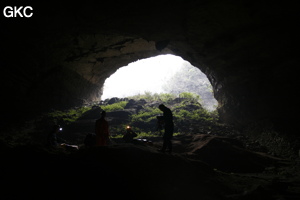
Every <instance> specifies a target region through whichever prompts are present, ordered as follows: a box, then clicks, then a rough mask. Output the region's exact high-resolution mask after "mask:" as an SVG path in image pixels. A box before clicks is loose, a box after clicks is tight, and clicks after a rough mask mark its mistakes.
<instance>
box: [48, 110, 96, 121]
mask: <svg viewBox="0 0 300 200" xmlns="http://www.w3.org/2000/svg"><path fill="white" fill-rule="evenodd" d="M90 109H91V106H88V107H86V106H84V107H80V108H77V109H70V110H66V111H60V110H55V111H53V112H50V113H48V114H47V117H49V118H50V119H52V121H53V123H55V124H57V123H59V122H64V123H65V124H70V123H72V122H74V121H76V120H77V119H78V118H79V117H81V116H82V114H83V113H85V112H86V111H88V110H90Z"/></svg>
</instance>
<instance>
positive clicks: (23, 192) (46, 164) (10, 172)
mask: <svg viewBox="0 0 300 200" xmlns="http://www.w3.org/2000/svg"><path fill="white" fill-rule="evenodd" d="M149 140H151V142H148V143H145V142H137V143H136V144H127V143H123V142H122V141H120V140H114V141H113V142H112V144H111V145H109V146H104V147H94V148H81V149H80V150H78V151H72V152H68V151H66V150H63V149H58V150H47V149H45V148H42V147H38V146H18V147H15V148H9V147H1V154H0V155H1V168H0V169H1V182H2V183H3V184H2V186H1V191H2V192H1V193H2V194H1V197H3V199H21V198H22V199H23V198H31V199H36V198H39V199H72V198H76V199H78V198H85V199H88V198H97V197H99V199H100V198H110V199H112V198H118V197H121V198H130V199H172V200H173V199H174V200H176V199H230V200H231V199H245V200H247V199H256V200H257V199H264V200H265V199H278V200H279V199H280V200H290V199H291V200H294V199H300V167H299V165H300V162H299V159H298V160H285V159H282V158H275V157H272V156H270V155H266V154H263V153H259V152H251V151H249V150H247V149H244V148H243V146H242V144H241V143H240V142H239V141H237V140H234V139H231V138H226V137H220V136H211V135H207V134H198V135H193V136H176V137H174V139H173V146H174V150H173V153H171V154H170V153H160V152H158V151H157V149H158V148H160V147H161V145H162V141H161V138H148V141H149Z"/></svg>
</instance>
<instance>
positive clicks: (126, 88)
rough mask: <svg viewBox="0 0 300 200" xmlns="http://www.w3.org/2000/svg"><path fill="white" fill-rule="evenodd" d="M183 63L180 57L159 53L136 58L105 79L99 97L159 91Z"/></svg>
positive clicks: (125, 95) (126, 95) (105, 97)
mask: <svg viewBox="0 0 300 200" xmlns="http://www.w3.org/2000/svg"><path fill="white" fill-rule="evenodd" d="M184 63H188V62H187V61H185V60H183V59H182V58H181V57H178V56H173V55H161V56H156V57H152V58H147V59H142V60H138V61H136V62H133V63H130V64H129V65H128V66H125V67H122V68H120V69H118V70H117V71H116V72H115V73H114V74H113V75H111V76H110V77H109V78H107V79H106V81H105V83H104V90H103V95H102V97H101V99H103V100H104V99H107V98H112V97H119V98H122V97H128V96H133V95H136V94H144V92H145V91H147V92H152V93H161V92H163V91H162V88H161V86H162V85H163V83H164V82H165V81H166V80H167V78H168V77H170V76H171V75H173V74H174V73H175V72H176V71H178V70H179V69H180V68H181V67H182V66H183V64H184Z"/></svg>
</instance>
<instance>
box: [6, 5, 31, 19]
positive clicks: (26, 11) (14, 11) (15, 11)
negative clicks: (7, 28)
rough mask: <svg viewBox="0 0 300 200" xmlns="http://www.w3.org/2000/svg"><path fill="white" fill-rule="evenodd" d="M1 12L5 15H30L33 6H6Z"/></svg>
mask: <svg viewBox="0 0 300 200" xmlns="http://www.w3.org/2000/svg"><path fill="white" fill-rule="evenodd" d="M3 14H4V16H5V17H7V18H10V17H27V18H29V17H31V16H32V15H33V8H32V7H31V6H25V7H24V8H23V6H20V7H17V6H14V7H12V6H6V7H5V8H4V9H3Z"/></svg>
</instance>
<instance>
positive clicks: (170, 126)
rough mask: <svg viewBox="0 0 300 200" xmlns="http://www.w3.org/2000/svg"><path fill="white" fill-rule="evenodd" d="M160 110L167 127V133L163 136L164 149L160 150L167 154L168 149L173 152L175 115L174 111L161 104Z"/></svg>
mask: <svg viewBox="0 0 300 200" xmlns="http://www.w3.org/2000/svg"><path fill="white" fill-rule="evenodd" d="M158 108H159V109H160V110H161V111H163V120H164V125H165V132H164V135H163V139H164V142H163V147H162V148H161V149H160V151H161V152H165V151H166V149H167V148H168V149H169V152H170V153H171V152H172V141H171V139H172V137H173V132H174V123H173V114H172V111H171V110H170V109H169V108H167V107H166V106H165V105H163V104H160V105H159V106H158Z"/></svg>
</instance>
